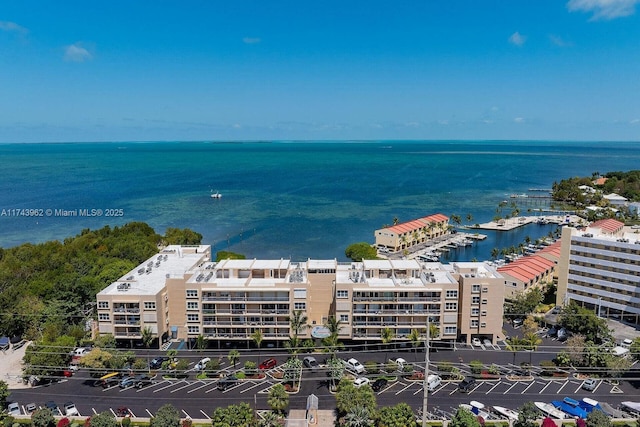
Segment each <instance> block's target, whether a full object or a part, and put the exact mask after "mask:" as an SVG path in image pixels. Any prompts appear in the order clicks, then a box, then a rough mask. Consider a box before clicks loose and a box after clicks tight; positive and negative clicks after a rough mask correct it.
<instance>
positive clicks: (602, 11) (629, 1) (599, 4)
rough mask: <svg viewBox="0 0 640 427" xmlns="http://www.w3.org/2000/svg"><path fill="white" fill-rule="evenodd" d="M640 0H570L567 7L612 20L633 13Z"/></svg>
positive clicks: (593, 18)
mask: <svg viewBox="0 0 640 427" xmlns="http://www.w3.org/2000/svg"><path fill="white" fill-rule="evenodd" d="M639 2H640V0H569V2H568V3H567V9H569V11H570V12H591V13H593V16H592V17H591V19H592V20H593V21H597V20H600V19H603V20H610V19H615V18H621V17H623V16H629V15H633V14H634V13H635V11H636V10H635V5H636V4H637V3H639Z"/></svg>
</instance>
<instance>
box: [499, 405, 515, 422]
mask: <svg viewBox="0 0 640 427" xmlns="http://www.w3.org/2000/svg"><path fill="white" fill-rule="evenodd" d="M493 410H494V411H496V412H497V413H498V414H500V415H502V416H505V417H507V418H509V419H510V420H513V421H517V420H518V413H517V412H516V411H514V410H513V409H509V408H505V407H504V406H494V407H493Z"/></svg>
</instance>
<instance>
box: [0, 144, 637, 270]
mask: <svg viewBox="0 0 640 427" xmlns="http://www.w3.org/2000/svg"><path fill="white" fill-rule="evenodd" d="M638 164H640V142H633V141H622V142H598V141H591V142H589V141H508V140H482V141H469V140H450V141H436V140H433V141H415V140H403V141H394V140H382V141H358V140H346V141H195V142H191V141H187V142H184V141H160V142H155V141H148V142H145V141H138V142H94V143H77V142H52V143H8V144H0V166H1V167H2V170H3V171H4V173H3V175H4V179H3V180H2V182H0V213H1V212H4V213H5V214H4V215H2V216H0V247H4V248H7V247H12V246H16V245H19V244H22V243H27V242H29V243H40V242H44V241H47V240H62V239H64V238H66V237H69V236H74V235H76V234H79V233H80V232H81V231H82V230H83V229H85V228H91V229H95V228H100V227H103V226H105V225H110V226H116V225H121V224H124V223H126V222H131V221H144V222H146V223H148V224H149V225H151V226H152V227H154V229H156V231H157V232H158V233H160V234H163V233H164V232H165V230H166V228H167V227H179V228H184V227H188V228H191V229H193V230H195V231H197V232H199V233H201V234H202V235H203V243H204V244H210V245H212V246H213V250H214V252H215V251H219V250H230V251H233V252H239V253H242V254H244V255H246V256H247V257H249V258H265V259H279V258H290V259H292V260H304V259H307V258H320V259H333V258H337V259H338V260H346V257H345V255H344V250H345V248H346V247H347V246H348V245H349V244H351V243H355V242H361V241H365V242H369V243H373V242H374V237H373V233H374V231H375V230H376V229H378V228H381V227H383V226H385V225H390V224H392V222H393V219H394V218H397V219H398V220H399V221H400V222H404V221H409V220H411V219H414V218H418V217H422V216H426V215H429V214H432V213H443V214H445V215H452V214H457V215H460V216H461V217H462V219H463V224H467V223H468V221H467V220H466V217H467V216H468V215H471V216H472V221H471V222H470V223H471V224H474V223H481V222H486V221H489V220H491V218H493V217H494V216H495V215H496V214H498V213H500V214H502V215H504V214H506V213H508V212H507V211H506V210H503V211H502V212H498V210H499V208H498V204H499V203H500V202H501V201H503V200H508V201H509V202H511V201H512V200H516V201H517V203H518V204H519V206H518V208H519V209H520V215H535V214H539V212H538V209H546V208H548V207H549V201H548V200H545V199H510V195H511V194H523V193H527V192H529V191H530V190H531V189H549V188H551V186H552V185H553V182H554V181H559V180H561V179H564V178H568V177H572V176H591V174H592V173H594V172H599V173H606V172H611V171H626V170H632V169H634V168H635V169H637V165H638ZM212 191H219V192H220V193H221V194H222V198H220V199H212V198H211V197H210V194H211V192H212ZM24 209H27V210H31V211H33V212H34V213H36V214H38V213H40V212H42V213H43V214H42V215H41V216H22V215H16V213H20V212H24V211H22V210H24ZM48 210H50V211H51V214H50V215H46V212H47V211H48ZM7 212H9V214H8V215H7V214H6V213H7ZM63 212H69V213H73V212H76V216H71V215H70V216H63V215H62V213H63ZM97 212H100V215H97V214H96V213H97ZM79 213H87V215H80V214H79ZM91 213H93V214H94V215H89V214H91ZM107 214H110V215H112V216H106V215H107ZM120 214H121V215H120ZM553 229H554V228H553V227H550V226H538V225H536V224H532V225H529V226H526V227H521V228H518V229H516V230H513V231H508V232H507V231H503V232H483V234H487V235H488V238H487V239H486V240H485V241H483V242H480V243H477V244H475V245H474V246H473V247H467V248H465V249H462V250H459V251H457V252H455V253H452V254H451V255H450V257H451V258H450V259H445V261H447V260H448V261H453V260H459V261H466V260H471V259H479V260H482V259H489V258H490V252H491V249H492V248H494V247H497V248H499V249H500V248H502V247H510V246H513V245H515V246H517V244H518V243H520V242H521V241H522V240H523V239H524V238H525V237H526V236H529V237H530V238H531V239H532V240H535V239H536V238H539V237H542V236H545V235H547V234H548V233H549V232H550V231H553Z"/></svg>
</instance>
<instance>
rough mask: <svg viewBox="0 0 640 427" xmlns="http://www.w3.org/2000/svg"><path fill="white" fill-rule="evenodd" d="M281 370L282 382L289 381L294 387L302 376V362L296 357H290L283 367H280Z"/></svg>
mask: <svg viewBox="0 0 640 427" xmlns="http://www.w3.org/2000/svg"><path fill="white" fill-rule="evenodd" d="M282 369H283V370H284V376H283V378H284V380H285V381H291V382H292V383H293V386H294V387H295V386H296V383H297V382H298V381H300V376H301V375H302V361H301V360H300V359H298V358H297V357H290V358H289V359H288V360H287V361H286V362H285V363H284V365H282Z"/></svg>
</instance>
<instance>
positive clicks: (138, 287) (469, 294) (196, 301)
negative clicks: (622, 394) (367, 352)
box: [97, 245, 504, 345]
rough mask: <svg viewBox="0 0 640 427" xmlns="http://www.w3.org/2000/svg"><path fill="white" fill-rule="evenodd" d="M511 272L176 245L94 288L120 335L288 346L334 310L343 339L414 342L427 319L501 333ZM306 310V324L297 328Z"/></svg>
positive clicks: (442, 333)
mask: <svg viewBox="0 0 640 427" xmlns="http://www.w3.org/2000/svg"><path fill="white" fill-rule="evenodd" d="M503 301H504V278H503V277H502V276H500V274H499V273H498V272H497V271H496V270H494V269H493V267H491V266H489V265H488V264H485V263H453V264H450V265H442V264H440V263H421V262H418V261H417V260H364V261H362V262H338V261H337V260H312V259H309V260H307V261H303V262H292V261H290V260H284V259H280V260H256V259H250V260H222V261H220V262H212V261H211V248H210V246H204V245H202V246H193V247H192V246H169V247H167V248H165V249H163V250H161V251H160V253H159V254H158V255H156V256H154V257H152V258H151V259H149V260H148V261H146V262H144V263H142V264H141V265H140V266H138V267H137V268H136V269H134V270H133V271H131V272H130V273H128V274H127V275H125V276H123V278H121V279H120V280H118V281H116V282H114V283H113V284H111V285H110V286H108V287H107V288H105V289H104V290H103V291H101V292H100V293H99V294H98V296H97V303H98V322H99V331H100V333H102V334H106V333H112V334H114V336H115V337H116V339H118V340H125V339H129V340H141V339H142V331H143V330H144V329H145V328H147V327H148V328H150V330H151V332H152V335H153V336H154V338H159V339H160V341H167V340H172V339H173V340H194V339H195V338H196V337H198V336H199V335H202V336H204V337H205V338H206V339H208V340H210V341H213V342H215V343H216V344H217V345H221V344H222V345H226V344H227V343H230V342H238V343H239V342H242V343H243V344H246V343H250V342H251V341H253V339H254V338H253V337H254V336H255V334H256V333H257V332H258V331H259V332H260V334H261V335H262V339H263V340H264V341H265V342H269V343H272V344H275V345H281V344H282V343H283V342H284V341H286V340H288V339H289V338H290V337H291V336H292V335H296V333H297V335H298V336H299V338H303V339H304V338H322V337H324V336H326V334H327V330H326V328H325V327H324V325H325V324H326V323H327V321H328V320H329V318H330V317H335V318H336V319H337V320H339V321H340V331H339V338H340V339H341V340H342V341H354V342H361V343H375V342H381V341H382V331H383V329H385V328H389V329H390V330H391V336H392V337H393V340H394V341H405V342H408V341H409V335H410V334H411V331H412V330H414V329H415V330H418V331H419V333H420V334H421V335H422V336H424V335H425V334H426V327H427V320H428V321H429V323H431V324H433V325H435V326H437V327H438V330H439V334H438V336H437V337H433V338H434V339H439V340H442V341H451V342H453V341H456V340H462V341H466V342H470V340H471V338H474V337H482V338H488V339H490V340H491V341H492V342H494V343H495V342H496V340H497V338H498V337H499V336H501V331H502V313H503V311H502V307H503ZM298 310H299V311H300V312H301V313H302V314H303V316H304V317H306V319H307V325H308V327H306V328H301V329H300V330H299V331H294V330H292V329H291V322H290V317H291V316H292V313H293V312H294V311H298Z"/></svg>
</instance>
